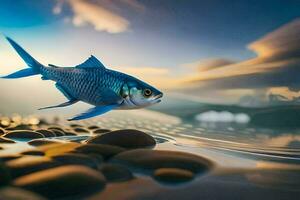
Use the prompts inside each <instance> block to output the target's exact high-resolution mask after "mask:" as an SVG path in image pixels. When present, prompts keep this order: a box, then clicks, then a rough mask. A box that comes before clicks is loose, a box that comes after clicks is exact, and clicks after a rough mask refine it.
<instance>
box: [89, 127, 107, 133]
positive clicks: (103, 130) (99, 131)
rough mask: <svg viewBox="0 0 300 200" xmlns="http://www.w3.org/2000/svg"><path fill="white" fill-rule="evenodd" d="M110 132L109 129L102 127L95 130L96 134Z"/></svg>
mask: <svg viewBox="0 0 300 200" xmlns="http://www.w3.org/2000/svg"><path fill="white" fill-rule="evenodd" d="M108 132H110V130H109V129H102V128H100V129H96V130H94V131H93V133H94V134H103V133H108Z"/></svg>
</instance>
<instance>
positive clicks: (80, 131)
mask: <svg viewBox="0 0 300 200" xmlns="http://www.w3.org/2000/svg"><path fill="white" fill-rule="evenodd" d="M73 130H74V131H75V132H77V133H89V130H87V129H85V128H81V127H76V128H74V129H73Z"/></svg>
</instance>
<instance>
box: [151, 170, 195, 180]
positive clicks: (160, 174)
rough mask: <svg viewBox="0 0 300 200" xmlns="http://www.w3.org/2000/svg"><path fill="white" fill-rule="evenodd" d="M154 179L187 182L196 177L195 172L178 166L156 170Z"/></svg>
mask: <svg viewBox="0 0 300 200" xmlns="http://www.w3.org/2000/svg"><path fill="white" fill-rule="evenodd" d="M153 177H154V179H156V180H157V181H160V182H166V183H181V182H187V181H190V180H192V179H193V178H194V173H193V172H191V171H188V170H184V169H178V168H160V169H157V170H155V171H154V173H153Z"/></svg>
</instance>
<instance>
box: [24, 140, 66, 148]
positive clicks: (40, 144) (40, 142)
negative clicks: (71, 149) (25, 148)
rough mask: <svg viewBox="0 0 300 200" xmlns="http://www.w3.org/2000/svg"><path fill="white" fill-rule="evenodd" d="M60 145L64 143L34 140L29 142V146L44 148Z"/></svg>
mask: <svg viewBox="0 0 300 200" xmlns="http://www.w3.org/2000/svg"><path fill="white" fill-rule="evenodd" d="M60 143H62V142H59V141H57V140H49V139H34V140H30V141H29V142H28V144H30V145H32V146H42V145H49V144H60Z"/></svg>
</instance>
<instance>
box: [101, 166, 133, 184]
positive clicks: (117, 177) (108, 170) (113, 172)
mask: <svg viewBox="0 0 300 200" xmlns="http://www.w3.org/2000/svg"><path fill="white" fill-rule="evenodd" d="M100 171H101V172H102V174H103V175H104V176H105V178H106V180H107V181H109V182H120V181H128V180H130V179H133V175H132V173H131V171H130V170H129V169H127V168H126V167H124V166H121V165H114V164H104V165H102V166H101V167H100Z"/></svg>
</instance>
